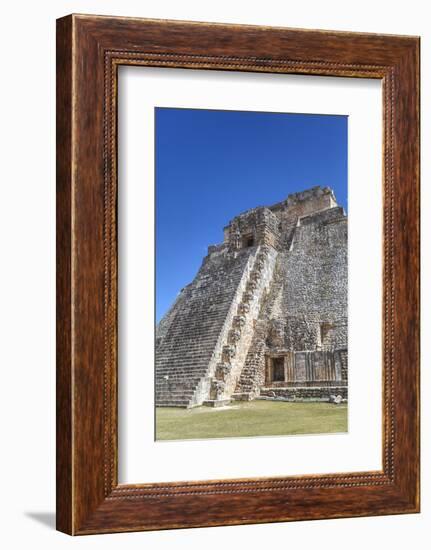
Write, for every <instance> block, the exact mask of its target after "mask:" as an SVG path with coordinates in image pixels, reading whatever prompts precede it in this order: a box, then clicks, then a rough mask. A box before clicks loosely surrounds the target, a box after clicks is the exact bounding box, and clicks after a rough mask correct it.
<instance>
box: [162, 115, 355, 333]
mask: <svg viewBox="0 0 431 550" xmlns="http://www.w3.org/2000/svg"><path fill="white" fill-rule="evenodd" d="M155 128H156V136H155V138H156V152H155V162H156V320H157V322H158V321H159V320H160V319H161V317H162V316H163V315H164V313H166V311H167V310H168V308H169V306H170V305H171V303H172V302H173V301H174V299H175V297H176V295H177V294H178V292H179V291H180V290H181V288H183V287H184V286H185V285H187V284H188V283H190V282H191V281H192V280H193V278H194V276H195V275H196V272H197V271H198V269H199V267H200V265H201V262H202V259H203V257H204V256H205V255H206V252H207V247H208V245H210V244H216V243H220V242H222V240H223V227H224V226H225V225H227V223H228V222H229V220H230V219H232V218H233V217H235V216H236V215H238V214H239V213H240V212H243V211H244V210H247V209H249V208H254V207H255V206H264V205H271V204H273V203H276V202H278V201H281V200H283V199H285V198H286V197H287V195H289V194H290V193H295V192H297V191H302V190H304V189H308V188H310V187H313V186H315V185H321V186H329V187H331V188H332V189H333V190H334V192H335V196H336V197H337V200H338V203H339V204H341V205H342V206H344V208H345V209H346V211H347V117H346V116H333V115H303V114H290V113H263V112H247V111H210V110H200V109H168V108H156V109H155Z"/></svg>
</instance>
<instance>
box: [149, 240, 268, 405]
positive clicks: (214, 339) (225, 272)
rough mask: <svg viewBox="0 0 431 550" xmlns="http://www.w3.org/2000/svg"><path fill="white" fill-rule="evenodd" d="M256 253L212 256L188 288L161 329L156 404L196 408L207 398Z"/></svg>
mask: <svg viewBox="0 0 431 550" xmlns="http://www.w3.org/2000/svg"><path fill="white" fill-rule="evenodd" d="M257 253H258V249H256V248H253V249H246V250H241V251H239V253H237V254H234V255H232V254H227V255H226V254H225V255H222V256H220V258H219V259H213V258H211V259H209V260H208V261H207V262H204V265H203V266H202V268H201V270H200V271H199V274H198V276H197V277H196V280H195V281H194V283H193V284H192V285H189V286H188V287H186V288H185V289H184V290H183V292H182V294H181V296H180V297H179V299H178V307H177V308H174V309H173V311H172V312H170V314H169V319H168V320H169V325H168V326H166V325H163V326H161V327H159V330H158V333H157V336H159V335H160V336H161V337H160V338H159V337H158V338H157V339H156V387H155V392H156V396H155V397H156V406H159V407H192V406H195V405H200V404H202V401H203V400H204V399H205V398H207V397H208V393H209V386H210V380H209V372H211V371H214V370H215V365H216V363H215V355H217V352H218V350H219V349H220V350H221V346H222V344H221V341H222V340H223V338H224V337H225V333H226V330H227V329H226V324H227V323H230V320H231V319H230V318H231V316H233V308H234V307H235V303H236V301H238V299H239V298H238V295H239V293H240V292H241V289H242V287H243V286H245V284H246V281H247V280H248V275H249V272H250V270H251V269H252V266H253V264H254V260H255V257H256V255H257Z"/></svg>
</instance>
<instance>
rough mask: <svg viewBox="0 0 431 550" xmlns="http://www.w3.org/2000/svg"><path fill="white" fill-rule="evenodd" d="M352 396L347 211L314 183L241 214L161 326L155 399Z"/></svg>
mask: <svg viewBox="0 0 431 550" xmlns="http://www.w3.org/2000/svg"><path fill="white" fill-rule="evenodd" d="M331 395H340V396H341V397H342V398H343V399H346V398H347V216H346V215H345V213H344V211H343V208H341V207H339V206H338V205H337V202H336V200H335V197H334V194H333V192H332V190H331V189H329V188H327V187H325V188H321V187H314V188H312V189H309V190H307V191H303V192H300V193H295V194H292V195H289V196H288V197H287V199H286V200H284V201H282V202H281V203H278V204H275V205H273V206H270V207H258V208H253V209H252V210H248V211H247V212H244V213H243V214H240V215H239V216H237V217H235V218H234V219H233V220H232V221H231V222H230V223H229V225H228V226H227V227H225V229H224V242H223V243H222V244H219V245H213V246H210V247H209V248H208V255H207V256H206V257H205V259H204V260H203V263H202V266H201V268H200V269H199V272H198V273H197V275H196V277H195V279H194V281H193V282H192V283H191V284H190V285H188V286H186V287H185V288H184V289H183V290H182V291H181V293H180V294H179V296H178V297H177V299H176V301H175V303H174V304H173V305H172V307H171V308H170V310H169V311H168V312H167V313H166V315H165V316H164V317H163V319H162V320H161V321H160V323H159V325H158V327H157V332H156V405H157V406H178V407H193V406H197V405H202V404H208V405H213V406H220V405H224V404H227V403H229V402H231V401H232V400H233V399H235V400H251V399H256V398H260V399H288V400H328V399H329V397H330V396H331Z"/></svg>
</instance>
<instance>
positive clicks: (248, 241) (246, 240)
mask: <svg viewBox="0 0 431 550" xmlns="http://www.w3.org/2000/svg"><path fill="white" fill-rule="evenodd" d="M242 245H243V248H249V247H250V246H254V236H253V235H252V234H250V235H244V237H243V238H242Z"/></svg>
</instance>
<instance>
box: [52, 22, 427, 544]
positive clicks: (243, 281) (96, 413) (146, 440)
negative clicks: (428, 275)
mask: <svg viewBox="0 0 431 550" xmlns="http://www.w3.org/2000/svg"><path fill="white" fill-rule="evenodd" d="M418 101H419V39H418V38H417V37H408V36H389V35H377V34H358V33H343V32H335V31H334V32H333V31H308V30H297V29H288V28H269V27H255V26H239V25H224V24H209V23H192V22H181V21H158V20H147V19H131V18H116V17H99V16H90V15H71V16H67V17H64V18H62V19H59V20H58V22H57V304H58V306H57V528H58V529H59V530H61V531H64V532H66V533H69V534H91V533H104V532H118V531H138V530H149V529H168V528H178V527H198V526H211V525H233V524H241V523H242V524H243V523H262V522H274V521H291V520H304V519H319V518H338V517H348V516H365V515H379V514H380V515H383V514H398V513H413V512H418V511H419V434H418V429H419V336H418V334H419V299H418V296H419V107H418V105H419V103H418Z"/></svg>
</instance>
